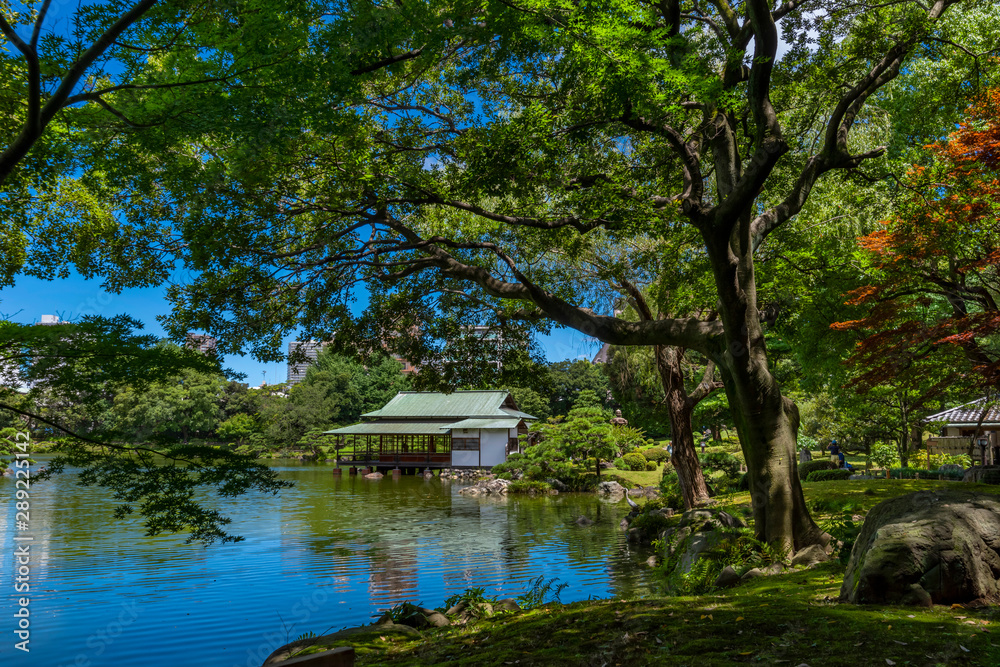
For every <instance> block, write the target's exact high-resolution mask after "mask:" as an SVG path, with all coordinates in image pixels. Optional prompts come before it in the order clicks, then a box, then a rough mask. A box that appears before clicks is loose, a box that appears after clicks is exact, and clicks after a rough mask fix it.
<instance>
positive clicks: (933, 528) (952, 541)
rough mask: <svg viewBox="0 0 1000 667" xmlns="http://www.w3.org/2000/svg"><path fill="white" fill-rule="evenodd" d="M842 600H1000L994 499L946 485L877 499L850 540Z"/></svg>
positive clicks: (999, 529)
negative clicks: (880, 500)
mask: <svg viewBox="0 0 1000 667" xmlns="http://www.w3.org/2000/svg"><path fill="white" fill-rule="evenodd" d="M840 599H841V600H842V601H846V602H855V603H879V604H897V603H901V604H919V605H930V604H952V603H956V602H958V603H966V602H978V603H995V602H998V601H1000V499H998V498H997V497H995V496H990V495H979V494H973V493H969V492H966V491H951V490H946V491H918V492H916V493H911V494H908V495H905V496H900V497H898V498H892V499H891V500H886V501H884V502H882V503H879V504H878V505H876V506H875V507H874V508H873V509H872V510H871V511H870V512H869V513H868V516H867V517H866V518H865V523H864V526H862V528H861V534H860V535H859V536H858V539H857V541H856V542H855V543H854V549H853V551H851V559H850V561H849V562H848V564H847V573H846V574H845V576H844V585H843V586H842V587H841V589H840Z"/></svg>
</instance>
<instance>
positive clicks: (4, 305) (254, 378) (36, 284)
mask: <svg viewBox="0 0 1000 667" xmlns="http://www.w3.org/2000/svg"><path fill="white" fill-rule="evenodd" d="M168 310H169V305H168V303H167V301H166V298H165V297H164V289H163V288H144V289H130V290H126V291H124V292H122V293H121V294H112V293H109V292H106V291H104V290H103V289H101V285H100V281H99V280H85V279H83V278H82V277H80V276H77V275H73V276H71V277H70V278H67V279H66V280H54V281H46V280H39V279H37V278H30V277H26V276H18V278H17V283H16V284H15V285H14V286H13V287H6V288H4V289H2V290H0V319H4V320H10V321H13V322H19V323H23V324H31V323H33V322H38V321H40V320H41V319H42V315H57V316H59V318H60V319H63V320H68V321H73V320H76V319H79V318H80V317H82V316H84V315H101V316H104V317H112V316H114V315H121V314H127V315H131V316H132V317H134V318H136V319H137V320H139V321H140V322H142V323H143V324H144V325H145V331H146V332H149V333H153V334H156V335H160V336H165V335H166V334H165V332H164V330H163V327H161V326H160V324H159V323H158V322H157V321H156V316H157V315H163V314H165V313H167V312H168ZM293 339H294V336H290V337H289V338H288V340H293ZM287 342H288V341H285V343H286V346H285V348H286V349H287ZM539 343H540V346H541V349H542V351H543V353H544V354H545V357H546V359H547V360H548V361H562V360H564V359H577V358H583V359H588V360H589V359H591V358H592V357H593V356H594V354H595V353H596V352H597V350H598V349H599V348H600V344H599V343H598V342H596V341H595V340H593V339H591V338H588V337H587V336H584V335H583V334H581V333H579V332H577V331H573V330H567V329H561V330H558V329H557V330H554V331H553V333H552V334H550V335H548V336H543V337H541V338H540V339H539ZM224 365H225V366H226V367H227V368H231V369H232V370H234V371H237V372H239V373H245V374H246V379H245V380H244V381H245V382H249V383H250V384H252V385H259V384H260V383H261V382H262V381H264V380H265V379H266V381H267V382H268V383H269V384H271V383H275V382H284V380H285V377H286V369H285V364H284V363H274V362H271V363H266V364H265V363H261V362H259V361H257V360H255V359H253V358H251V357H249V356H242V357H236V356H230V357H227V358H226V359H225V364H224ZM265 373H266V375H265Z"/></svg>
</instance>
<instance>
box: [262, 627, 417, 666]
mask: <svg viewBox="0 0 1000 667" xmlns="http://www.w3.org/2000/svg"><path fill="white" fill-rule="evenodd" d="M388 634H402V635H407V636H410V637H420V636H421V634H420V631H419V630H417V629H415V628H412V627H410V626H409V625H403V624H401V623H393V622H392V621H380V622H378V623H373V624H371V625H362V626H360V627H357V628H347V629H345V630H341V631H339V632H334V633H333V634H329V635H322V636H320V637H307V638H305V639H299V640H296V641H294V642H292V643H290V644H285V645H284V646H281V647H279V648H277V649H276V650H275V651H274V652H273V653H271V655H269V656H267V659H266V660H264V664H263V666H262V667H271V666H272V665H278V664H280V663H282V662H284V661H286V660H288V659H289V658H291V657H292V656H294V655H296V654H298V653H299V652H301V651H303V650H305V649H307V648H312V647H314V646H326V645H330V644H333V643H337V642H341V641H343V640H345V639H348V638H350V639H352V640H354V639H357V640H358V641H363V640H364V638H365V635H367V636H368V637H371V638H374V637H378V636H384V635H388Z"/></svg>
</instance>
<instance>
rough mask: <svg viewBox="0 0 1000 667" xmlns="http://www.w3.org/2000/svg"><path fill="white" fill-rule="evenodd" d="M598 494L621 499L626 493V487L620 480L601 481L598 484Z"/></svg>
mask: <svg viewBox="0 0 1000 667" xmlns="http://www.w3.org/2000/svg"><path fill="white" fill-rule="evenodd" d="M597 495H599V496H604V497H608V498H617V499H618V500H621V499H622V497H623V496H624V495H625V487H624V486H622V485H621V484H619V483H618V482H601V483H600V484H598V485H597Z"/></svg>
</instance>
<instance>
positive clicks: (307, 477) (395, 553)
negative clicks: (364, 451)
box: [0, 462, 652, 667]
mask: <svg viewBox="0 0 1000 667" xmlns="http://www.w3.org/2000/svg"><path fill="white" fill-rule="evenodd" d="M275 467H276V469H277V470H279V472H280V475H281V477H282V478H284V479H289V480H293V481H294V482H295V487H294V488H291V489H287V490H285V491H283V492H282V493H281V494H280V496H253V497H244V498H239V499H236V500H234V501H232V502H230V503H227V504H221V503H220V504H219V505H218V507H219V509H220V510H222V511H223V513H224V514H226V515H228V516H230V517H232V519H233V523H232V525H231V526H230V529H231V530H230V532H234V533H237V534H239V535H242V536H244V537H245V538H246V539H245V541H243V542H239V543H236V544H226V545H220V544H216V545H213V546H208V547H205V546H199V545H187V544H184V541H183V539H181V538H178V537H177V536H160V537H156V538H149V537H144V536H143V535H142V530H141V527H139V526H138V525H137V524H134V523H130V522H125V523H115V522H114V521H113V520H112V518H111V512H112V510H113V507H114V505H115V503H114V502H113V501H111V500H109V499H108V494H107V493H105V492H104V491H102V490H100V489H94V488H85V487H80V486H78V485H77V484H75V483H74V479H73V478H74V477H75V475H74V473H73V472H72V471H68V472H67V473H66V474H64V475H61V476H58V477H57V478H56V479H53V480H51V481H49V482H46V483H45V484H40V485H38V486H36V487H33V489H32V494H31V495H32V497H31V517H30V531H29V532H27V533H23V532H18V531H17V530H16V525H15V521H16V518H15V507H14V500H13V496H14V481H13V480H12V479H11V478H10V477H5V478H3V481H2V482H0V489H2V490H3V496H4V497H5V498H7V499H8V502H7V508H6V509H5V510H4V511H2V512H0V532H2V533H3V535H4V545H5V549H4V555H3V559H2V565H0V581H2V582H3V586H4V588H5V589H6V591H7V594H6V595H4V596H3V602H2V605H3V609H4V610H3V613H2V616H3V618H4V619H6V620H5V621H4V627H2V628H0V630H2V636H3V643H2V645H0V656H3V664H4V665H10V664H11V660H12V661H13V664H15V665H32V666H36V665H46V666H52V667H58V666H59V665H66V666H69V665H76V666H78V667H89V666H91V665H95V666H96V665H110V664H115V665H121V666H129V665H136V666H138V665H142V666H151V667H152V666H156V665H164V666H166V665H170V666H171V667H175V666H176V665H185V666H187V667H192V666H200V665H206V666H207V665H211V666H213V667H218V666H220V665H225V666H227V667H228V666H233V667H237V666H239V667H243V666H244V665H246V666H248V667H258V666H259V665H260V664H261V663H262V662H263V660H264V658H265V657H266V656H267V655H268V654H269V653H270V652H271V651H272V650H273V649H275V648H277V647H278V646H280V645H281V644H284V643H286V642H289V641H292V640H294V639H296V638H297V637H299V636H301V635H302V634H304V633H306V632H314V633H316V634H325V633H329V632H335V631H336V630H339V629H341V628H344V627H349V626H353V625H360V624H363V623H368V622H371V619H372V616H373V614H375V613H377V611H378V610H380V609H386V608H389V607H391V606H392V605H394V604H396V603H398V602H400V601H403V600H409V601H411V602H416V603H422V604H423V605H425V606H431V607H435V606H440V605H441V604H443V602H444V600H445V598H447V597H448V596H449V595H452V594H455V593H460V592H462V591H464V590H465V589H467V588H470V587H482V588H484V589H486V594H487V595H491V596H492V595H500V596H503V597H507V596H516V595H518V594H520V593H522V592H524V591H525V590H526V589H527V588H528V586H529V582H530V581H531V580H532V579H533V578H535V577H538V576H542V577H544V578H545V579H546V580H549V579H552V578H557V579H558V582H559V583H566V584H568V586H567V587H566V588H565V589H564V590H563V591H562V594H561V597H562V601H563V602H572V601H575V600H583V599H587V598H589V597H594V598H608V597H617V598H622V597H638V596H642V595H645V594H647V593H648V592H649V591H650V587H651V586H652V577H651V571H650V569H649V568H648V567H647V566H646V565H645V564H644V562H645V560H646V559H647V558H648V557H649V555H651V553H650V552H649V551H648V550H643V549H637V548H636V547H634V546H633V545H629V544H628V543H627V542H626V541H625V537H624V534H623V532H622V531H621V530H620V529H619V528H618V523H619V522H620V521H621V519H622V518H623V517H624V516H625V515H626V514H627V513H628V506H627V505H626V504H625V502H620V503H610V502H607V501H602V500H599V499H598V498H596V497H595V496H594V495H591V494H561V495H558V496H545V497H539V498H530V497H522V496H514V497H510V498H508V499H499V500H497V499H489V498H470V497H466V496H462V495H459V493H458V489H459V488H460V486H459V485H458V484H456V483H454V482H447V481H444V482H443V481H441V480H439V479H437V478H434V479H432V480H424V479H423V478H422V477H413V476H404V477H402V478H401V479H396V480H393V479H392V478H391V477H386V478H385V479H382V480H380V481H370V480H365V479H359V478H357V477H349V476H344V477H343V478H337V477H334V476H333V475H332V474H331V472H330V470H331V469H330V467H327V466H324V465H315V464H299V463H297V462H276V463H275ZM580 516H586V517H588V518H589V519H591V520H593V521H594V524H593V525H587V526H583V525H578V524H577V523H576V519H577V518H578V517H580ZM23 535H30V536H32V537H33V540H32V541H31V542H30V545H31V548H30V552H31V556H30V586H31V590H30V593H29V594H28V595H29V596H30V605H29V608H30V612H31V617H30V620H31V626H30V630H31V636H30V644H29V647H30V649H31V652H30V653H28V654H26V653H23V652H22V651H19V650H15V649H14V642H15V641H17V640H16V639H15V638H13V637H14V635H13V632H12V631H13V630H14V629H15V626H14V622H15V619H14V617H13V614H14V612H15V611H16V610H17V598H18V597H19V596H21V595H24V594H23V593H21V594H19V593H15V592H14V580H15V576H16V573H15V571H14V570H15V567H16V564H15V561H14V557H13V553H14V550H15V541H14V537H15V536H23ZM16 544H23V542H18V543H16Z"/></svg>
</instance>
